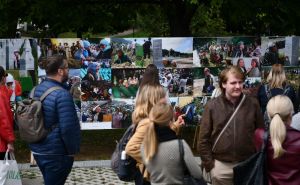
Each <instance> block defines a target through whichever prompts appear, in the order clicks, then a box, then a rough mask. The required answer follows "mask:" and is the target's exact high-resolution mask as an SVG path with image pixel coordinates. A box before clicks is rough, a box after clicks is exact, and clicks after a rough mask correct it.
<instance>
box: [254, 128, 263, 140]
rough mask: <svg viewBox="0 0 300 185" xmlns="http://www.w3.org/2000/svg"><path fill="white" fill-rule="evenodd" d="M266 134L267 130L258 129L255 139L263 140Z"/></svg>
mask: <svg viewBox="0 0 300 185" xmlns="http://www.w3.org/2000/svg"><path fill="white" fill-rule="evenodd" d="M264 133H265V129H264V128H257V129H256V130H255V133H254V135H255V138H258V139H262V138H263V136H264Z"/></svg>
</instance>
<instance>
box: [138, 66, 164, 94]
mask: <svg viewBox="0 0 300 185" xmlns="http://www.w3.org/2000/svg"><path fill="white" fill-rule="evenodd" d="M144 85H160V83H159V76H158V69H157V67H156V66H155V65H154V64H149V65H148V66H147V68H146V69H145V73H144V75H143V78H142V81H141V83H140V88H141V87H143V86H144Z"/></svg>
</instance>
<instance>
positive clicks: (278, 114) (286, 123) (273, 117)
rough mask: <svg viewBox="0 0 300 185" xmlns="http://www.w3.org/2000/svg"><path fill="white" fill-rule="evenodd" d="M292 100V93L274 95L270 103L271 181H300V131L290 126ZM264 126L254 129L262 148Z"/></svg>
mask: <svg viewBox="0 0 300 185" xmlns="http://www.w3.org/2000/svg"><path fill="white" fill-rule="evenodd" d="M293 110H294V108H293V104H292V102H291V100H290V99H289V97H287V96H284V95H277V96H274V97H273V98H272V99H270V100H269V102H268V104H267V113H268V116H269V117H270V128H269V129H270V138H269V141H268V144H267V175H268V181H269V185H299V183H300V167H299V166H300V132H299V131H298V130H296V129H294V128H292V127H291V126H290V124H291V120H292V113H293ZM263 135H264V129H257V130H256V131H255V145H256V148H257V149H258V150H259V149H260V148H261V145H262V142H263Z"/></svg>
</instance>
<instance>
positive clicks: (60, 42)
mask: <svg viewBox="0 0 300 185" xmlns="http://www.w3.org/2000/svg"><path fill="white" fill-rule="evenodd" d="M39 46H40V52H41V56H42V57H49V56H52V55H63V56H65V58H66V59H67V61H68V64H69V68H83V69H86V68H87V67H88V65H89V63H91V62H97V63H99V64H100V66H101V67H102V68H110V65H111V53H112V49H111V47H110V39H109V38H103V39H89V40H86V39H78V38H74V39H60V38H56V39H40V40H39ZM39 67H41V68H43V65H42V64H40V65H39Z"/></svg>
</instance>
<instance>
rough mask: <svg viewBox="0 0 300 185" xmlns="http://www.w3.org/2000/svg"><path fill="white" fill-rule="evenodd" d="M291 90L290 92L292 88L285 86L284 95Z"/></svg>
mask: <svg viewBox="0 0 300 185" xmlns="http://www.w3.org/2000/svg"><path fill="white" fill-rule="evenodd" d="M289 90H290V87H289V86H288V85H285V86H284V90H283V95H287V94H288V92H289Z"/></svg>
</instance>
